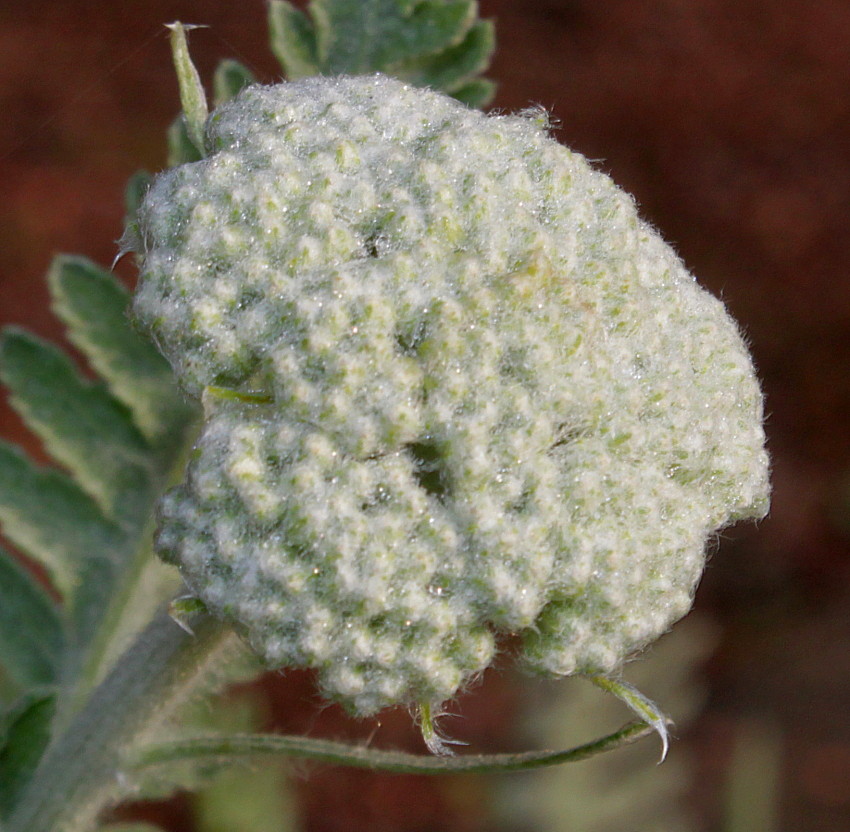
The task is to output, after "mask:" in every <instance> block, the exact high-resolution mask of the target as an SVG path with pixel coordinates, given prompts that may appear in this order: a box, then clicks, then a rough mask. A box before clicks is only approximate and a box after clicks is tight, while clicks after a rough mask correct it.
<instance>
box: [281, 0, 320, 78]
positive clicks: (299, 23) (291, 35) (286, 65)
mask: <svg viewBox="0 0 850 832" xmlns="http://www.w3.org/2000/svg"><path fill="white" fill-rule="evenodd" d="M269 29H270V32H271V47H272V52H273V53H274V55H275V57H276V58H277V59H278V61H280V65H281V66H282V67H283V71H284V73H285V74H286V77H287V78H289V80H290V81H297V80H298V79H299V78H306V77H307V76H309V75H318V74H319V72H320V70H319V55H318V52H317V49H316V30H315V29H314V28H313V24H312V23H311V21H310V19H309V18H308V17H307V15H306V14H304V12H302V11H301V10H300V9H296V8H295V6H293V5H292V3H288V2H286V0H271V4H270V5H269Z"/></svg>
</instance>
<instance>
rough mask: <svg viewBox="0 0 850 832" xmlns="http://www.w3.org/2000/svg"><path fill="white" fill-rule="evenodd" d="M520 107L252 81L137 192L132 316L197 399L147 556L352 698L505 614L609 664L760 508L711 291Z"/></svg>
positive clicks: (486, 658) (736, 385)
mask: <svg viewBox="0 0 850 832" xmlns="http://www.w3.org/2000/svg"><path fill="white" fill-rule="evenodd" d="M546 128H547V124H546V119H545V117H544V116H543V115H542V114H541V113H540V112H537V111H534V112H529V113H526V114H522V115H519V116H485V115H483V114H481V113H479V112H476V111H473V110H469V109H467V108H466V107H464V106H463V105H461V104H459V103H457V102H456V101H454V100H452V99H449V98H447V97H444V96H442V95H440V94H437V93H434V92H430V91H427V90H422V89H416V88H413V87H410V86H406V85H404V84H402V83H400V82H398V81H393V80H390V79H389V78H385V77H381V76H370V77H355V78H345V77H342V78H309V79H306V80H302V81H298V82H294V83H289V84H280V85H277V86H272V87H259V86H255V87H250V88H248V89H246V90H245V91H244V92H243V93H241V94H240V95H239V97H238V98H237V99H236V100H235V101H233V102H231V103H228V104H225V105H224V106H222V107H221V108H220V109H218V110H217V111H216V112H214V113H213V114H212V115H211V116H210V118H209V119H208V121H207V125H206V134H205V143H206V147H207V150H208V157H207V158H205V159H203V160H202V161H199V162H194V163H191V164H186V165H182V166H180V167H177V168H174V169H172V170H169V171H166V172H165V173H163V174H161V175H159V176H158V177H157V178H156V180H155V181H154V184H153V186H152V187H151V189H150V191H149V193H148V194H147V196H146V198H145V200H144V203H143V205H142V207H141V209H140V213H139V220H138V223H139V224H138V229H137V230H136V232H135V236H136V240H135V247H136V248H137V250H138V252H139V254H140V256H141V262H142V277H141V282H140V284H139V288H138V291H137V293H136V298H135V307H134V308H135V314H136V316H137V318H138V320H139V321H141V322H142V324H143V325H144V326H145V327H146V328H147V329H148V330H149V331H150V332H151V334H152V335H153V336H154V337H155V339H156V341H157V342H158V344H159V345H160V346H161V348H162V350H163V352H164V353H165V354H166V356H167V357H168V358H169V360H170V361H171V362H172V364H173V366H174V368H175V370H176V372H177V374H178V377H179V379H180V381H181V383H182V385H183V386H184V388H185V389H186V390H187V391H188V392H189V393H191V394H192V395H194V396H202V397H203V400H204V405H205V411H206V422H205V427H204V431H203V433H202V435H201V437H200V439H199V440H198V443H197V447H196V449H195V453H194V457H193V460H192V462H191V465H190V467H189V471H188V476H187V479H186V481H185V482H184V483H183V484H182V485H180V486H179V487H178V488H176V489H174V490H173V491H172V492H170V494H169V495H168V496H167V497H166V499H165V500H164V502H163V504H162V507H161V530H160V534H159V544H158V545H159V551H160V553H161V555H162V556H163V557H164V558H166V559H167V560H169V561H171V562H174V563H176V564H178V565H179V566H180V568H181V570H182V572H183V575H184V577H185V580H186V582H187V584H188V585H189V587H190V588H191V590H192V592H193V593H195V594H196V595H197V596H198V597H200V598H201V599H202V600H203V601H204V602H205V603H206V604H207V606H208V607H209V608H210V609H211V610H212V611H213V612H214V613H216V614H218V615H220V616H222V617H224V618H226V619H228V620H230V621H232V622H234V623H236V624H237V625H238V626H239V628H240V629H241V631H242V632H243V633H244V634H245V636H246V638H247V639H248V640H249V641H250V642H251V644H252V645H253V646H254V648H255V649H256V650H257V651H258V652H259V653H260V654H262V655H263V656H264V657H265V659H266V660H267V662H268V663H269V664H270V665H272V666H283V665H294V666H306V667H312V668H315V669H316V670H318V672H319V677H320V681H321V684H322V686H323V689H324V691H325V693H326V694H327V695H328V696H329V697H332V698H334V699H336V700H339V701H341V702H342V703H343V704H345V705H346V706H347V707H349V708H350V709H351V710H353V711H355V712H357V713H359V714H369V713H373V712H375V711H377V710H378V709H380V708H382V707H384V706H387V705H392V704H396V703H411V702H440V701H442V700H445V699H447V698H449V697H451V696H453V695H454V694H455V693H456V692H457V690H458V689H459V688H460V687H461V686H462V685H463V684H464V683H465V682H466V681H467V680H469V679H470V677H472V676H473V675H474V674H476V673H478V672H480V671H481V670H483V669H484V668H485V667H486V666H487V665H488V664H489V663H490V661H491V659H492V656H493V651H494V642H495V638H496V636H497V635H498V634H500V633H519V634H521V635H522V636H523V638H524V642H523V643H524V647H523V650H522V658H523V659H524V660H525V661H526V662H527V664H528V665H529V666H530V667H531V668H533V669H534V670H536V671H539V672H541V673H545V674H552V675H567V674H572V673H587V674H596V673H610V672H612V671H614V670H616V669H617V668H618V666H619V665H621V663H622V662H623V661H624V659H625V658H627V657H628V656H629V655H631V654H632V653H634V652H635V651H637V650H638V649H640V648H641V647H643V646H644V645H646V644H647V643H648V642H650V641H652V640H653V639H655V638H656V637H657V636H659V635H660V634H661V633H663V632H664V631H665V630H666V629H667V628H668V627H669V626H670V625H671V624H672V623H673V622H674V621H676V620H677V619H678V618H680V617H681V616H682V615H684V614H685V613H686V612H687V610H688V609H689V607H690V605H691V598H692V593H693V590H694V586H695V584H696V582H697V580H698V578H699V576H700V574H701V571H702V568H703V564H704V548H705V544H706V540H707V539H708V538H709V536H710V535H712V534H713V533H714V532H715V531H716V530H717V529H719V528H721V527H723V526H725V525H727V524H728V523H730V522H731V521H733V520H735V519H738V518H744V517H759V516H761V515H762V514H763V513H764V512H765V510H766V505H767V495H768V483H767V457H766V454H765V451H764V449H763V442H764V437H763V432H762V426H761V416H762V404H761V395H760V392H759V388H758V385H757V382H756V379H755V376H754V373H753V368H752V365H751V362H750V358H749V356H748V354H747V350H746V348H745V345H744V343H743V341H742V339H741V336H740V335H739V333H738V331H737V329H736V326H735V324H734V323H733V322H732V321H731V319H730V318H729V317H728V315H727V314H726V312H725V310H724V308H723V306H722V304H721V303H720V302H719V301H717V300H716V299H714V298H713V297H711V296H710V295H708V294H707V293H706V292H704V291H703V290H702V289H700V288H699V287H698V286H697V284H696V283H695V282H694V280H693V278H692V277H691V275H690V274H689V273H688V272H687V271H686V270H685V268H684V266H683V265H682V263H681V262H680V260H679V259H678V258H677V257H676V255H675V254H674V253H673V251H672V250H671V249H670V248H669V247H668V246H666V245H665V244H664V243H663V242H662V240H661V239H660V238H659V237H658V235H657V234H656V233H655V232H653V231H652V230H651V229H650V228H649V227H648V226H647V225H646V224H645V223H643V222H642V221H641V220H640V219H639V218H638V216H637V214H636V211H635V207H634V204H633V202H632V200H631V199H630V198H629V197H628V196H627V195H626V194H624V193H623V192H622V191H620V190H619V189H618V188H616V187H615V186H614V185H613V184H612V183H611V181H610V180H609V179H608V178H607V177H605V176H604V175H602V174H600V173H598V172H596V171H594V170H593V169H592V168H591V167H590V166H589V165H588V163H587V162H586V161H585V160H584V159H583V158H582V157H581V156H579V155H577V154H575V153H571V152H570V151H569V150H567V149H566V148H564V147H562V146H560V145H559V144H557V143H556V142H555V141H554V140H552V139H551V138H550V137H549V136H548V135H547V132H546Z"/></svg>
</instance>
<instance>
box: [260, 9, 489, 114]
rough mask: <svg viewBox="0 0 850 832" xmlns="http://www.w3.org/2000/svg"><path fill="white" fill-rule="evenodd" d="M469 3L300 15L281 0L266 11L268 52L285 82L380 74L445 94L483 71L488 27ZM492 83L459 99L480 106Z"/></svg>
mask: <svg viewBox="0 0 850 832" xmlns="http://www.w3.org/2000/svg"><path fill="white" fill-rule="evenodd" d="M477 14H478V4H477V3H476V2H474V0H312V2H311V3H310V4H309V6H308V7H307V11H306V13H305V12H303V11H301V10H299V9H297V8H296V7H295V6H294V5H292V3H289V2H287V0H272V3H271V7H270V10H269V23H270V27H271V40H272V50H273V51H274V53H275V55H276V56H277V58H278V60H279V61H280V63H281V65H282V67H283V69H284V72H285V73H286V75H287V77H288V78H290V79H291V80H296V79H298V78H303V77H306V76H308V75H337V74H348V75H359V74H365V73H370V72H385V73H387V74H388V75H393V76H395V77H397V78H401V79H402V80H405V81H410V82H411V83H413V84H417V85H419V86H428V87H432V88H434V89H439V90H442V91H443V92H447V93H449V94H450V95H456V93H458V92H461V91H463V90H465V88H466V87H467V85H468V84H469V83H471V82H473V81H474V80H475V76H476V75H478V74H479V73H481V72H482V71H484V69H486V67H487V64H488V63H489V60H490V56H491V55H492V52H493V46H494V37H493V27H492V25H491V23H490V22H489V21H481V20H478V19H477ZM485 91H486V93H487V94H492V91H493V85H492V83H491V82H487V83H486V84H484V85H481V84H479V85H478V86H477V87H476V92H475V93H473V91H472V90H471V89H466V90H465V97H464V98H462V99H461V100H464V101H467V100H468V101H474V102H475V103H476V104H478V103H486V102H485V101H484V96H483V93H484V92H485Z"/></svg>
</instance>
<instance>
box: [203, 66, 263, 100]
mask: <svg viewBox="0 0 850 832" xmlns="http://www.w3.org/2000/svg"><path fill="white" fill-rule="evenodd" d="M255 83H256V79H255V78H254V75H253V73H252V72H251V70H250V69H248V67H246V66H243V65H242V64H240V63H239V61H233V60H225V61H222V62H221V63H220V64H219V65H218V67H216V70H215V75H214V76H213V102H214V103H215V106H216V107H218V106H219V105H220V104H224V102H225V101H230V99H231V98H235V97H236V96H237V95H239V93H240V92H241V91H242V90H243V89H245V87H247V86H249V85H250V84H255Z"/></svg>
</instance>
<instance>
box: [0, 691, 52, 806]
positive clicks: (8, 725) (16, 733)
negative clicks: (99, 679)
mask: <svg viewBox="0 0 850 832" xmlns="http://www.w3.org/2000/svg"><path fill="white" fill-rule="evenodd" d="M55 704H56V699H55V696H54V694H53V693H52V692H51V691H48V690H42V691H32V692H30V693H28V694H26V695H25V696H24V697H23V698H22V699H21V700H20V701H18V702H17V703H15V705H13V706H12V708H11V709H10V710H9V711H7V712H6V714H4V716H3V719H2V723H3V729H4V730H3V731H2V735H3V736H2V742H0V816H2V817H4V818H5V817H7V816H8V815H9V813H10V812H11V810H12V808H13V807H14V805H15V801H16V799H17V797H18V796H19V794H20V792H21V790H22V788H23V786H25V785H26V783H27V781H28V780H29V777H30V775H31V774H32V772H33V771H35V767H36V766H37V765H38V761H39V760H40V759H41V755H42V754H43V753H44V749H45V748H46V747H47V743H48V742H49V740H50V722H51V720H52V718H53V713H54V711H55Z"/></svg>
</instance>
